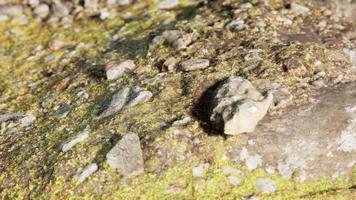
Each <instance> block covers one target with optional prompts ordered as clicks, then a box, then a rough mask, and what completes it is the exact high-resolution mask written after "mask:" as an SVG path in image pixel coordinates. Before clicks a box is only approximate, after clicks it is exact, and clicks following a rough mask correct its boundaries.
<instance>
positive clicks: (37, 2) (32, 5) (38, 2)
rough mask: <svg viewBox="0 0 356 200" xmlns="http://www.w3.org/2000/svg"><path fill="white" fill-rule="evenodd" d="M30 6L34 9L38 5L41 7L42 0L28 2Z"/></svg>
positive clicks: (29, 0)
mask: <svg viewBox="0 0 356 200" xmlns="http://www.w3.org/2000/svg"><path fill="white" fill-rule="evenodd" d="M28 4H29V5H30V6H31V7H32V8H36V7H37V6H38V5H40V0H28Z"/></svg>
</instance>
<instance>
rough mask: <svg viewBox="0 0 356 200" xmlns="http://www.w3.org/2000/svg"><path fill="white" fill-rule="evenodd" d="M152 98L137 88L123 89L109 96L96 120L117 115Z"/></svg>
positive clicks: (148, 93) (150, 94) (149, 93)
mask: <svg viewBox="0 0 356 200" xmlns="http://www.w3.org/2000/svg"><path fill="white" fill-rule="evenodd" d="M151 97H152V93H151V92H149V91H145V90H142V89H137V88H124V89H121V90H119V91H118V92H116V93H115V94H114V95H112V96H111V98H110V100H109V102H108V103H107V104H104V106H103V107H102V109H101V111H100V112H99V113H98V115H97V118H98V119H101V118H104V117H109V116H112V115H115V114H117V113H119V112H120V111H121V110H123V109H125V108H129V107H132V106H135V105H137V104H139V103H142V102H146V101H148V100H149V99H150V98H151Z"/></svg>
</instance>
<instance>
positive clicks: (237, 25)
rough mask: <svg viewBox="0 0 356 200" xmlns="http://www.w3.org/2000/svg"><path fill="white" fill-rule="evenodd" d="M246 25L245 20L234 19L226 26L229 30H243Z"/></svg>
mask: <svg viewBox="0 0 356 200" xmlns="http://www.w3.org/2000/svg"><path fill="white" fill-rule="evenodd" d="M245 27H246V25H245V22H244V21H243V20H233V21H231V22H230V23H229V24H228V25H226V28H227V29H228V30H229V31H241V30H243V29H244V28H245Z"/></svg>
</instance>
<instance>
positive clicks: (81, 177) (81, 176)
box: [74, 163, 98, 183]
mask: <svg viewBox="0 0 356 200" xmlns="http://www.w3.org/2000/svg"><path fill="white" fill-rule="evenodd" d="M97 170H98V165H97V164H96V163H92V164H89V165H87V166H86V167H84V168H83V169H82V170H80V171H78V172H77V173H76V174H75V175H74V177H75V178H76V179H77V180H78V181H79V182H80V183H82V182H84V181H85V180H86V179H87V178H88V177H89V176H90V175H92V174H93V173H94V172H96V171H97Z"/></svg>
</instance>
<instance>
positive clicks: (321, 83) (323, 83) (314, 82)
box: [312, 79, 326, 87]
mask: <svg viewBox="0 0 356 200" xmlns="http://www.w3.org/2000/svg"><path fill="white" fill-rule="evenodd" d="M312 85H313V86H316V87H325V86H326V84H325V82H324V81H323V80H321V79H320V80H316V81H313V82H312Z"/></svg>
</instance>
